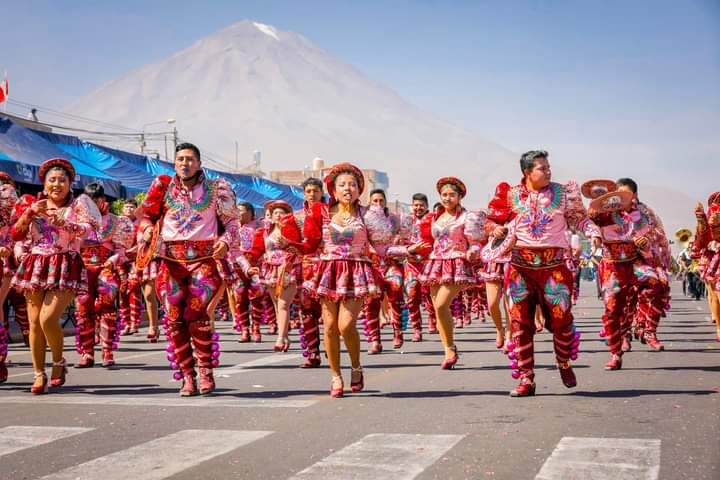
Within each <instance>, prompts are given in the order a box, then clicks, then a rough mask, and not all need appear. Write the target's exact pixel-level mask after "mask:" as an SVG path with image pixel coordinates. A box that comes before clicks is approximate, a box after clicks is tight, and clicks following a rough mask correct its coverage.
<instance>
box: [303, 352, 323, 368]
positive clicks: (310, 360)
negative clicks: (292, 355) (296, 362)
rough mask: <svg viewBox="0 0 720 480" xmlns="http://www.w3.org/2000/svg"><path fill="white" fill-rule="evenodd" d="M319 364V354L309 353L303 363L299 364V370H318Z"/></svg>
mask: <svg viewBox="0 0 720 480" xmlns="http://www.w3.org/2000/svg"><path fill="white" fill-rule="evenodd" d="M320 363H321V362H320V354H319V353H311V354H310V355H308V357H307V358H306V359H305V361H304V362H303V363H301V364H300V368H318V367H319V366H320Z"/></svg>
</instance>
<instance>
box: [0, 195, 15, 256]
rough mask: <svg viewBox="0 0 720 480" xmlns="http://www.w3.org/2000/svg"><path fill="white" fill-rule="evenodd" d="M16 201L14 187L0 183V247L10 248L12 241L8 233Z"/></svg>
mask: <svg viewBox="0 0 720 480" xmlns="http://www.w3.org/2000/svg"><path fill="white" fill-rule="evenodd" d="M17 201H18V196H17V191H15V187H13V186H12V185H9V184H3V185H0V247H6V248H9V249H10V250H12V246H13V241H12V236H11V235H10V227H11V226H12V220H11V217H12V213H13V210H14V208H15V204H16V203H17Z"/></svg>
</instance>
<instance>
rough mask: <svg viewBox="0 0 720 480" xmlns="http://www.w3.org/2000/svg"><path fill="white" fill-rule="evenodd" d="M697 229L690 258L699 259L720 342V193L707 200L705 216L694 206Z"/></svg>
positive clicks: (701, 209) (699, 205)
mask: <svg viewBox="0 0 720 480" xmlns="http://www.w3.org/2000/svg"><path fill="white" fill-rule="evenodd" d="M695 218H696V219H697V227H696V230H695V241H694V242H693V247H692V248H693V250H692V256H693V258H699V259H700V265H698V270H699V271H700V272H701V276H702V279H703V281H705V283H706V285H707V292H708V302H709V304H710V314H711V315H712V320H713V321H714V322H715V328H716V329H717V337H716V338H717V341H718V342H720V192H715V193H713V194H712V195H710V197H709V198H708V210H707V214H706V213H705V209H704V208H703V206H702V204H701V203H700V202H698V204H697V205H696V206H695Z"/></svg>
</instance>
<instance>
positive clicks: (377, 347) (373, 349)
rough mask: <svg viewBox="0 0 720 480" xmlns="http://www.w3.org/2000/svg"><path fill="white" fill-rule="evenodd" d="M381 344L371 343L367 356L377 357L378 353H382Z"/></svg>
mask: <svg viewBox="0 0 720 480" xmlns="http://www.w3.org/2000/svg"><path fill="white" fill-rule="evenodd" d="M382 350H383V349H382V343H380V342H372V343H371V344H370V348H368V351H367V353H368V355H377V354H378V353H382Z"/></svg>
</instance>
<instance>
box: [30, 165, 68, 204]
mask: <svg viewBox="0 0 720 480" xmlns="http://www.w3.org/2000/svg"><path fill="white" fill-rule="evenodd" d="M55 170H60V171H62V172H63V173H64V174H65V176H66V177H67V179H68V183H69V184H70V189H69V191H68V194H67V196H66V197H65V200H64V201H63V203H62V205H60V208H62V207H67V206H68V205H70V203H71V202H72V201H73V199H74V198H75V195H74V194H73V189H72V182H71V181H70V172H68V171H67V169H65V168H63V167H61V166H60V165H56V166H54V167H50V168H49V169H48V171H47V172H46V173H45V178H47V176H48V175H50V173H51V172H53V171H55ZM47 198H48V195H47V193H45V182H43V189H42V190H40V192H38V194H37V199H38V200H47Z"/></svg>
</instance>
